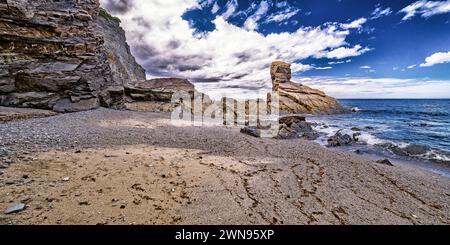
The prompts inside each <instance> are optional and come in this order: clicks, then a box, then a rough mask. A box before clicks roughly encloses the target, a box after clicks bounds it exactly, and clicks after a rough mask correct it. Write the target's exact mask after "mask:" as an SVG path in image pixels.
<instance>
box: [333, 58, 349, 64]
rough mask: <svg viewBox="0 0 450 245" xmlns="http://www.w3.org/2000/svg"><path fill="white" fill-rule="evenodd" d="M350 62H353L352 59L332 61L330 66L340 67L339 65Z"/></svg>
mask: <svg viewBox="0 0 450 245" xmlns="http://www.w3.org/2000/svg"><path fill="white" fill-rule="evenodd" d="M350 62H352V60H351V59H348V60H345V61H344V60H342V61H330V62H328V65H339V64H345V63H350Z"/></svg>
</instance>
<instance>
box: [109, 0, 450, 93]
mask: <svg viewBox="0 0 450 245" xmlns="http://www.w3.org/2000/svg"><path fill="white" fill-rule="evenodd" d="M101 4H102V6H103V7H104V8H106V9H107V10H108V11H109V12H111V13H112V14H113V15H115V16H118V17H119V18H121V20H122V24H121V25H122V27H123V28H124V29H125V31H126V35H127V39H128V43H129V44H130V46H131V49H132V53H133V54H134V55H135V56H136V58H137V60H138V62H139V63H140V64H141V65H143V66H144V68H145V69H146V71H147V76H148V77H149V78H152V77H168V76H170V77H183V78H189V79H190V80H191V81H193V82H195V85H196V87H197V88H198V89H199V90H201V91H203V92H206V93H207V94H209V95H211V96H212V97H214V98H218V97H221V96H223V95H228V96H229V95H232V96H234V97H238V98H243V97H251V98H253V97H257V96H264V93H266V92H267V91H269V90H270V89H271V82H270V74H269V67H270V63H271V62H272V61H275V60H284V61H287V62H290V63H292V69H293V72H294V78H293V80H294V81H297V82H300V83H302V84H305V85H309V86H312V87H315V88H319V89H322V90H324V91H325V92H327V93H329V94H330V95H332V96H335V97H338V98H450V0H442V1H426V0H420V1H409V0H402V1H400V0H390V1H388V0H385V1H383V0H377V1H371V0H365V1H360V0H323V1H309V0H308V1H307V0H290V1H280V0H279V1H276V0H262V1H244V0H228V1H226V0H101Z"/></svg>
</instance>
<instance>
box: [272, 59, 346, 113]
mask: <svg viewBox="0 0 450 245" xmlns="http://www.w3.org/2000/svg"><path fill="white" fill-rule="evenodd" d="M290 67H291V65H290V64H289V63H286V62H282V61H275V62H273V63H272V66H271V69H270V74H271V77H272V93H269V94H268V96H267V98H268V102H269V103H271V101H272V98H273V96H275V94H278V96H279V111H280V112H281V113H285V114H296V113H308V114H333V113H342V112H345V109H344V108H343V107H342V106H341V105H339V103H338V102H337V101H336V99H334V98H332V97H329V96H327V95H326V94H325V93H324V92H322V91H320V90H317V89H312V88H310V87H307V86H304V85H302V84H298V83H294V82H292V81H291V68H290Z"/></svg>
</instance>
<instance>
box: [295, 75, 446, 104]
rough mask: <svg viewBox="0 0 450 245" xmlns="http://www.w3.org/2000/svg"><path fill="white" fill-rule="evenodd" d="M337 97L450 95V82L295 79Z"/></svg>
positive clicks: (429, 96)
mask: <svg viewBox="0 0 450 245" xmlns="http://www.w3.org/2000/svg"><path fill="white" fill-rule="evenodd" d="M296 80H297V81H298V82H299V83H302V84H305V85H307V86H312V87H314V88H318V89H320V90H323V91H325V92H326V93H327V94H329V95H331V96H334V97H336V98H341V99H344V98H405V97H407V98H450V81H448V80H428V79H396V78H375V79H374V78H365V77H348V78H347V77H345V78H336V77H311V78H296Z"/></svg>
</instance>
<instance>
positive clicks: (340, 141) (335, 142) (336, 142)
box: [328, 130, 353, 147]
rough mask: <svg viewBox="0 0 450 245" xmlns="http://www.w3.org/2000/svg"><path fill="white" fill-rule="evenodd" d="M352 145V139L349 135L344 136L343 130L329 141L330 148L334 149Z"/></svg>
mask: <svg viewBox="0 0 450 245" xmlns="http://www.w3.org/2000/svg"><path fill="white" fill-rule="evenodd" d="M351 143H353V139H352V137H351V136H350V135H348V134H342V133H341V130H339V131H338V132H337V133H336V134H335V135H333V136H331V137H330V138H329V139H328V146H332V147H336V146H345V145H350V144H351Z"/></svg>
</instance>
